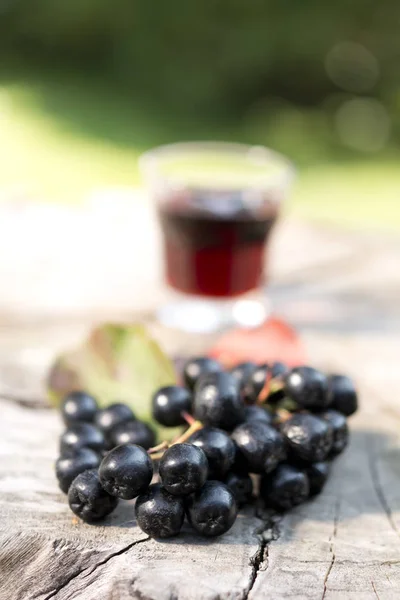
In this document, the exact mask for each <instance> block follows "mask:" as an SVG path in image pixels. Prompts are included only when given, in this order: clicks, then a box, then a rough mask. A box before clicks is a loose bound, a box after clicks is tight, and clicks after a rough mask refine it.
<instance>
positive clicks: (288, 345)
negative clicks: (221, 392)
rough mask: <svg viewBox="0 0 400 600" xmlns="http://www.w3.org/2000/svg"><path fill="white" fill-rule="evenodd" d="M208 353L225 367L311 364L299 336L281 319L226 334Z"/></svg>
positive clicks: (275, 318) (272, 318) (272, 319)
mask: <svg viewBox="0 0 400 600" xmlns="http://www.w3.org/2000/svg"><path fill="white" fill-rule="evenodd" d="M208 354H209V356H211V357H213V358H216V359H217V360H219V361H220V362H222V363H223V364H224V366H225V367H233V366H234V365H236V364H238V363H240V362H244V361H247V360H251V361H254V362H256V363H259V364H260V363H264V362H266V363H270V362H274V361H282V362H284V363H286V364H287V365H289V366H290V367H294V366H297V365H302V364H305V363H306V362H307V355H306V350H305V347H304V344H303V342H302V341H301V340H300V338H299V336H298V334H297V333H296V331H295V330H294V329H293V328H292V327H290V325H288V324H287V323H285V322H284V321H282V320H281V319H279V318H277V317H271V318H269V319H268V320H267V321H266V322H265V323H264V324H263V325H261V326H260V327H257V328H256V329H234V330H232V331H229V332H228V333H225V334H223V335H222V336H221V337H220V338H219V340H218V341H217V342H216V344H215V345H214V346H213V347H212V348H211V350H210V351H209V353H208Z"/></svg>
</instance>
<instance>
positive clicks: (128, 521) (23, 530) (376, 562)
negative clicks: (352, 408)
mask: <svg viewBox="0 0 400 600" xmlns="http://www.w3.org/2000/svg"><path fill="white" fill-rule="evenodd" d="M364 401H365V402H370V403H371V404H370V406H369V410H366V411H365V413H364V414H363V413H361V414H360V416H359V417H356V418H355V419H354V421H353V425H354V433H353V439H352V444H351V447H350V449H349V450H348V451H347V453H346V454H345V455H343V457H342V458H340V459H339V460H338V461H337V463H336V464H335V468H334V473H333V476H332V478H331V480H330V482H329V483H328V485H327V487H326V489H325V491H324V493H323V494H322V495H321V496H320V497H319V498H318V499H316V500H314V501H312V502H310V503H307V504H305V505H303V506H301V507H299V508H298V509H296V510H295V511H292V512H291V513H290V514H288V515H287V516H286V517H284V518H283V519H282V520H281V521H280V522H279V521H278V522H277V523H275V524H272V523H271V521H270V519H269V516H266V517H265V516H264V520H263V519H262V518H258V517H256V516H255V514H254V511H252V509H249V510H248V511H247V514H245V515H242V516H241V517H240V518H239V519H238V522H237V524H236V525H235V526H234V528H233V529H232V531H231V532H230V533H229V534H228V535H226V536H224V537H222V538H221V539H219V540H214V541H202V540H199V539H198V538H197V537H195V536H193V535H192V534H191V533H190V531H189V529H186V530H185V531H184V533H183V535H182V536H181V537H180V538H177V539H176V540H172V541H168V542H164V543H159V542H155V541H153V540H148V539H147V538H146V536H144V535H143V533H142V532H140V530H139V529H138V528H137V526H136V525H135V521H134V514H133V506H132V503H131V502H123V503H121V506H120V507H119V508H118V509H117V511H116V512H115V514H114V515H111V517H110V518H109V519H108V521H107V523H106V525H105V526H96V527H93V526H89V525H85V524H83V523H80V522H79V523H76V522H75V521H74V520H73V519H72V518H71V513H70V511H69V509H68V507H67V504H66V500H65V497H64V496H63V495H62V494H61V493H60V492H59V491H58V489H57V485H56V482H55V479H54V475H53V461H54V458H55V456H56V447H57V436H58V434H59V431H60V423H59V421H58V417H57V415H55V414H54V413H53V412H52V411H50V410H32V409H26V408H23V407H20V406H18V405H15V404H12V403H10V402H7V401H2V403H1V413H2V423H1V443H0V450H1V455H2V460H1V464H0V502H1V504H0V507H1V510H0V513H1V520H0V540H1V543H0V573H1V575H2V582H3V584H2V588H1V590H2V591H0V598H1V600H3V598H4V600H6V599H7V600H13V599H14V598H18V599H19V598H27V599H30V598H37V599H40V600H47V599H49V598H56V599H59V600H64V599H70V598H82V599H84V600H92V599H93V600H94V599H95V598H99V597H102V598H107V599H108V598H113V599H118V600H119V599H125V598H148V599H153V598H154V599H158V598H161V599H164V598H165V599H169V598H193V599H197V598H199V599H200V598H201V599H206V598H207V599H212V598H218V597H219V598H235V599H236V598H247V597H249V598H250V599H253V598H254V599H257V598H264V597H265V598H267V597H268V598H274V599H275V598H277V599H279V598H299V599H302V598H307V599H308V598H311V599H313V598H326V599H329V598H335V599H336V598H346V599H347V598H349V599H351V598H376V597H379V598H384V599H386V598H387V599H391V598H398V597H400V534H399V525H398V524H399V522H400V503H399V499H400V478H399V476H398V475H399V467H398V464H399V462H400V461H398V457H399V450H398V443H399V434H398V422H397V421H396V420H395V419H393V417H392V416H391V415H390V414H389V416H387V413H386V411H385V413H384V414H380V413H381V411H382V409H381V407H380V405H379V404H377V403H374V398H373V397H371V398H370V399H369V400H368V399H367V396H365V400H364ZM389 404H390V402H389ZM378 414H379V421H377V415H378ZM272 525H273V527H272ZM262 532H264V536H263V535H262Z"/></svg>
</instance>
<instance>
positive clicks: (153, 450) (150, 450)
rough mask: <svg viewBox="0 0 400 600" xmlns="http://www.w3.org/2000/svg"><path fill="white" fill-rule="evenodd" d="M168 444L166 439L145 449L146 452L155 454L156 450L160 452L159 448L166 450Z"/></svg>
mask: <svg viewBox="0 0 400 600" xmlns="http://www.w3.org/2000/svg"><path fill="white" fill-rule="evenodd" d="M168 446H169V444H168V442H167V441H165V440H164V441H163V442H161V444H157V446H153V448H149V449H148V450H147V453H148V454H156V453H157V452H160V450H166V449H167V448H168Z"/></svg>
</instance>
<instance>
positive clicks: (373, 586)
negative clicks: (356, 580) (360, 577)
mask: <svg viewBox="0 0 400 600" xmlns="http://www.w3.org/2000/svg"><path fill="white" fill-rule="evenodd" d="M371 585H372V589H373V590H374V594H375V596H376V597H377V598H378V600H380V598H379V594H378V592H377V591H376V587H375V584H374V582H373V581H371Z"/></svg>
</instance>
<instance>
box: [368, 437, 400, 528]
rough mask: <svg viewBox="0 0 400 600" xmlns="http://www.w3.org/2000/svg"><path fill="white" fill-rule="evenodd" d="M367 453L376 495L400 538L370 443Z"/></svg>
mask: <svg viewBox="0 0 400 600" xmlns="http://www.w3.org/2000/svg"><path fill="white" fill-rule="evenodd" d="M366 451H367V456H368V467H369V472H370V475H371V480H372V485H373V487H374V490H375V494H376V496H377V498H378V500H379V503H380V505H381V507H382V509H383V512H384V513H385V515H386V517H387V520H388V521H389V524H390V527H391V528H392V529H393V531H394V532H395V533H396V534H397V535H398V536H399V537H400V532H399V530H398V528H397V525H396V523H395V521H394V519H393V515H392V511H391V508H390V506H389V503H388V501H387V499H386V496H385V493H384V491H383V486H382V484H381V481H380V478H379V474H378V469H377V468H376V460H375V455H374V453H373V448H372V444H371V443H370V442H369V443H366Z"/></svg>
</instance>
